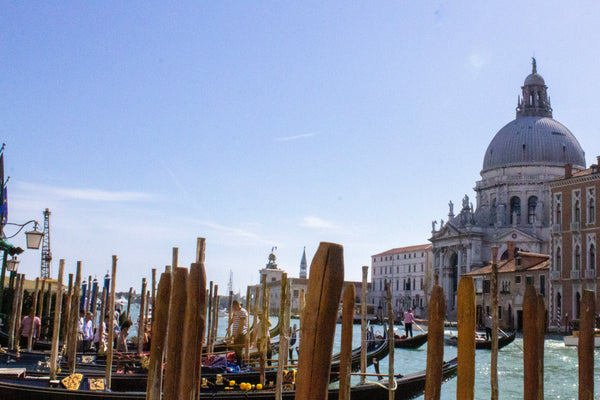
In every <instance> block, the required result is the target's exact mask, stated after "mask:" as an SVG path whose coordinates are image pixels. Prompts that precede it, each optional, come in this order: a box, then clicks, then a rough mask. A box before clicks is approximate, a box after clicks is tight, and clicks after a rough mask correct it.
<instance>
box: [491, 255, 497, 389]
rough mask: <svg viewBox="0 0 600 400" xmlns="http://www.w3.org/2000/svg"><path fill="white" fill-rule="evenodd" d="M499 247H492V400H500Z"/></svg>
mask: <svg viewBox="0 0 600 400" xmlns="http://www.w3.org/2000/svg"><path fill="white" fill-rule="evenodd" d="M497 259H498V247H496V246H494V247H492V277H491V283H490V290H491V292H492V337H491V339H492V356H491V365H490V385H491V390H492V394H491V399H492V400H498V263H497V262H496V260H497Z"/></svg>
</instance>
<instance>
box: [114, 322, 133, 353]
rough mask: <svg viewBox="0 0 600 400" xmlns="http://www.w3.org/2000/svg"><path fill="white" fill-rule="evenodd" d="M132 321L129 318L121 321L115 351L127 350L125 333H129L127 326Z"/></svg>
mask: <svg viewBox="0 0 600 400" xmlns="http://www.w3.org/2000/svg"><path fill="white" fill-rule="evenodd" d="M131 325H133V322H131V320H130V319H127V320H125V321H124V322H123V325H122V326H121V331H120V332H119V338H118V339H117V351H118V352H121V353H124V352H126V351H127V335H128V334H129V328H131Z"/></svg>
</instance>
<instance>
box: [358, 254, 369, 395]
mask: <svg viewBox="0 0 600 400" xmlns="http://www.w3.org/2000/svg"><path fill="white" fill-rule="evenodd" d="M368 275H369V267H368V266H366V265H363V267H362V286H361V295H360V373H361V374H366V373H367V285H368V282H367V278H368ZM365 381H366V376H365V375H361V376H360V384H361V385H364V383H365Z"/></svg>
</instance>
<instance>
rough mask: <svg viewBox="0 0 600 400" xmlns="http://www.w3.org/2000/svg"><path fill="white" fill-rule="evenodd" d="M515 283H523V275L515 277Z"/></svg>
mask: <svg viewBox="0 0 600 400" xmlns="http://www.w3.org/2000/svg"><path fill="white" fill-rule="evenodd" d="M515 283H521V275H517V276H515Z"/></svg>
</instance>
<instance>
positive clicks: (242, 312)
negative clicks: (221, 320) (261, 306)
mask: <svg viewBox="0 0 600 400" xmlns="http://www.w3.org/2000/svg"><path fill="white" fill-rule="evenodd" d="M231 308H232V310H233V318H231V323H230V325H229V327H228V328H227V330H228V331H229V332H231V337H232V338H233V347H234V349H235V362H236V364H237V365H239V366H240V367H241V366H242V353H243V351H244V345H245V344H246V334H247V333H248V311H246V309H244V308H243V307H242V306H241V305H240V303H239V302H238V301H237V300H234V301H233V303H231Z"/></svg>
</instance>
